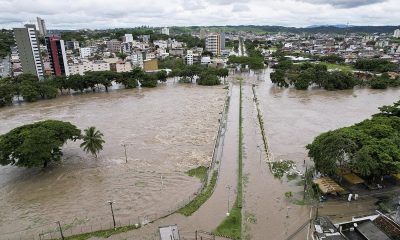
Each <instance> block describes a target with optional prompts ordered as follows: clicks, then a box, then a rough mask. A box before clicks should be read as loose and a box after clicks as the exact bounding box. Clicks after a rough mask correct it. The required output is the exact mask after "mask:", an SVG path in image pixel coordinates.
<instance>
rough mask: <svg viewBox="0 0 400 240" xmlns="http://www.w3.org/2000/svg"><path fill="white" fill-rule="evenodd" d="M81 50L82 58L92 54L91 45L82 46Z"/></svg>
mask: <svg viewBox="0 0 400 240" xmlns="http://www.w3.org/2000/svg"><path fill="white" fill-rule="evenodd" d="M79 52H80V54H81V58H87V57H90V55H91V54H92V48H90V47H84V48H80V49H79Z"/></svg>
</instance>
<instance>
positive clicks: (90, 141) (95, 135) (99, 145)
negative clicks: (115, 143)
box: [80, 127, 105, 158]
mask: <svg viewBox="0 0 400 240" xmlns="http://www.w3.org/2000/svg"><path fill="white" fill-rule="evenodd" d="M84 132H85V134H84V135H83V136H82V139H83V142H82V143H81V145H80V147H81V148H83V150H84V151H85V152H87V153H89V152H90V153H91V154H93V155H94V156H95V157H96V158H97V153H99V152H100V151H101V150H103V143H105V141H104V140H103V136H104V135H103V133H101V132H100V131H99V130H96V128H95V127H89V128H87V129H85V130H84Z"/></svg>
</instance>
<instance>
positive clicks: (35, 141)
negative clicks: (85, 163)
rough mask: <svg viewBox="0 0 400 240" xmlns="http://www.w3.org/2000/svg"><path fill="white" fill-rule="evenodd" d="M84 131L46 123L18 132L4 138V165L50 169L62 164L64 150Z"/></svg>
mask: <svg viewBox="0 0 400 240" xmlns="http://www.w3.org/2000/svg"><path fill="white" fill-rule="evenodd" d="M80 135H81V131H80V130H79V129H78V128H77V127H76V126H74V125H72V124H71V123H69V122H63V121H57V120H46V121H41V122H36V123H33V124H27V125H23V126H21V127H17V128H14V129H13V130H11V131H10V132H8V133H6V134H4V135H1V136H0V164H1V165H15V166H18V167H28V168H30V167H46V166H47V165H48V163H49V162H52V161H54V162H56V161H60V160H61V156H62V151H61V147H62V146H63V145H64V144H65V143H66V142H67V141H68V140H72V141H75V140H76V139H78V138H79V137H80Z"/></svg>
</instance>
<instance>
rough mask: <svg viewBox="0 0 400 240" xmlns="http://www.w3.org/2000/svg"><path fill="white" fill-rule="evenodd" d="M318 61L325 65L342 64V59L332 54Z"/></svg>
mask: <svg viewBox="0 0 400 240" xmlns="http://www.w3.org/2000/svg"><path fill="white" fill-rule="evenodd" d="M318 60H319V61H321V62H327V63H332V64H340V63H344V61H345V60H344V58H342V57H340V56H338V55H335V54H332V55H326V56H321V57H319V58H318Z"/></svg>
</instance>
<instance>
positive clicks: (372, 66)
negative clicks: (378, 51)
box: [354, 58, 398, 73]
mask: <svg viewBox="0 0 400 240" xmlns="http://www.w3.org/2000/svg"><path fill="white" fill-rule="evenodd" d="M354 67H355V68H356V69H359V70H363V71H370V72H378V73H384V72H390V71H395V70H396V69H398V66H397V65H396V64H395V63H391V62H389V61H388V60H384V59H377V58H376V59H360V60H358V61H357V62H356V63H355V64H354Z"/></svg>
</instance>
